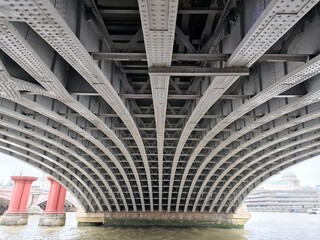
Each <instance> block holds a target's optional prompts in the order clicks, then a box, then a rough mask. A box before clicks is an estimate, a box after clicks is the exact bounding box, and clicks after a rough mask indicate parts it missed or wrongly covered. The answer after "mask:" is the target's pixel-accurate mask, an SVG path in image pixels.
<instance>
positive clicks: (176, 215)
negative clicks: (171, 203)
mask: <svg viewBox="0 0 320 240" xmlns="http://www.w3.org/2000/svg"><path fill="white" fill-rule="evenodd" d="M249 218H250V214H249V212H248V209H247V207H246V206H245V204H243V205H241V207H239V208H238V210H237V212H236V213H208V212H105V213H89V212H88V213H85V212H84V211H83V210H82V209H81V208H80V207H79V208H78V212H77V221H78V226H100V225H103V226H107V227H148V226H149V227H153V226H155V227H216V228H243V226H244V224H245V223H246V222H247V221H248V220H249Z"/></svg>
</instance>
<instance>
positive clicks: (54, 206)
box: [39, 177, 66, 226]
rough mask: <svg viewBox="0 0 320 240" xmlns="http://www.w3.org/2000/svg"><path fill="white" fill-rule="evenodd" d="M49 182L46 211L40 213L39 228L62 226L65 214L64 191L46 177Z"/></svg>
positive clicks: (51, 179)
mask: <svg viewBox="0 0 320 240" xmlns="http://www.w3.org/2000/svg"><path fill="white" fill-rule="evenodd" d="M48 179H49V180H50V182H51V186H50V192H49V197H48V201H47V206H46V210H45V211H44V212H43V213H42V215H41V217H40V220H39V226H64V225H65V222H66V214H65V212H64V203H65V200H66V189H65V188H64V187H63V186H61V185H60V184H59V183H58V182H56V181H55V180H54V179H53V178H51V177H48Z"/></svg>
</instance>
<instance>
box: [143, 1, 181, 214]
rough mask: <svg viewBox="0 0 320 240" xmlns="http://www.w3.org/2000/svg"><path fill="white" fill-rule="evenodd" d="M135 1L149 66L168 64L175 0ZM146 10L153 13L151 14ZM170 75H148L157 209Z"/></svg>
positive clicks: (170, 58) (173, 27)
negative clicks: (156, 183)
mask: <svg viewBox="0 0 320 240" xmlns="http://www.w3.org/2000/svg"><path fill="white" fill-rule="evenodd" d="M138 3H139V12H140V19H141V25H142V30H143V36H144V43H145V48H146V54H147V60H148V67H161V66H167V67H169V66H171V60H172V52H173V41H174V36H175V28H176V18H177V12H178V11H177V10H178V0H172V1H162V2H159V3H160V4H155V3H156V2H155V1H149V0H147V1H144V0H139V1H138ZM149 13H152V15H153V16H152V18H151V16H150V17H149ZM163 16H164V17H163ZM154 19H157V20H154ZM169 79H170V77H169V76H150V84H151V90H152V100H153V108H154V115H155V120H156V131H157V151H158V176H159V211H162V173H163V146H164V130H165V120H166V110H167V98H168V90H169Z"/></svg>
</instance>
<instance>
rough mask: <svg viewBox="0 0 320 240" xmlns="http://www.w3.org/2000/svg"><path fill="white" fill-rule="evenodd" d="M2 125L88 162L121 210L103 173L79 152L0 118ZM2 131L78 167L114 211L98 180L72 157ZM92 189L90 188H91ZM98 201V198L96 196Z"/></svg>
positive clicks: (0, 124)
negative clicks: (71, 158)
mask: <svg viewBox="0 0 320 240" xmlns="http://www.w3.org/2000/svg"><path fill="white" fill-rule="evenodd" d="M0 126H3V127H6V128H9V129H13V130H15V131H18V132H20V133H24V134H26V135H29V136H33V137H35V138H36V139H39V140H42V141H44V142H47V143H49V144H51V145H53V146H57V147H58V148H59V149H61V150H63V151H65V152H67V153H69V154H72V156H74V157H76V158H77V159H79V160H80V161H81V162H82V163H84V164H86V165H87V166H88V167H89V168H90V169H91V170H92V171H93V172H94V173H95V174H96V175H97V176H98V177H99V178H100V180H102V181H103V183H104V185H105V186H106V188H107V189H108V192H109V194H110V196H111V198H112V199H113V201H114V203H115V206H116V208H117V211H120V208H119V204H118V201H117V199H116V198H115V196H114V194H113V191H112V189H111V188H110V186H109V184H108V183H107V182H106V181H105V179H104V178H103V177H102V175H101V174H100V173H99V172H98V171H97V170H96V169H95V168H94V167H93V166H92V164H90V163H88V162H87V161H86V160H85V159H83V158H82V157H81V156H79V155H78V154H76V153H75V152H72V151H71V150H70V149H69V148H67V147H65V146H63V145H62V144H58V143H56V142H55V141H52V140H50V139H48V138H46V137H44V136H41V135H40V134H37V133H36V132H33V131H30V130H27V129H25V128H20V127H17V126H14V125H13V124H10V123H6V122H4V121H3V120H0ZM0 133H2V134H3V135H6V136H10V137H11V138H14V139H17V140H19V141H21V142H25V143H27V144H29V145H34V146H35V147H37V148H39V149H42V150H44V151H46V152H50V153H51V154H53V155H56V156H57V157H59V158H60V159H62V160H64V161H65V162H67V163H69V164H70V165H72V166H73V167H74V168H76V169H78V171H79V172H81V173H82V174H83V175H84V176H86V178H88V179H89V180H90V182H91V183H92V184H93V185H94V186H95V188H96V189H97V190H98V192H99V194H100V195H101V198H102V199H103V201H104V204H105V205H106V206H107V207H108V210H109V211H112V209H111V207H110V204H109V201H108V199H107V198H106V197H105V194H104V193H103V192H102V190H101V187H100V186H99V185H98V184H97V182H96V181H95V180H94V179H93V178H92V177H91V176H90V175H89V174H88V173H86V172H85V171H84V170H83V169H82V168H81V167H80V166H78V165H77V164H75V163H74V162H73V161H71V160H70V159H68V158H66V157H64V156H62V155H61V154H58V153H56V152H55V151H53V150H50V149H48V148H46V147H43V146H38V145H37V144H35V143H34V142H33V141H30V140H26V139H23V138H21V137H18V136H15V135H14V134H10V133H8V132H5V131H1V130H0ZM89 189H90V188H89ZM95 199H96V200H97V201H98V199H97V198H95Z"/></svg>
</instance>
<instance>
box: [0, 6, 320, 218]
mask: <svg viewBox="0 0 320 240" xmlns="http://www.w3.org/2000/svg"><path fill="white" fill-rule="evenodd" d="M318 3H319V1H318V0H272V1H270V0H249V1H244V0H243V1H241V0H121V1H119V0H96V1H95V0H83V1H77V0H52V1H49V0H0V90H1V91H0V97H1V99H0V150H1V151H2V152H5V153H8V154H11V155H13V156H15V157H17V158H19V159H21V160H23V161H25V162H28V163H29V164H31V165H33V166H35V167H37V168H39V169H41V170H42V171H44V172H46V173H48V174H50V175H52V176H53V177H54V178H55V179H56V180H57V181H59V182H60V183H61V184H62V185H63V186H65V187H66V188H67V189H68V190H69V191H70V192H71V193H72V194H73V195H74V196H75V197H76V198H77V199H78V200H79V203H80V205H81V206H82V208H83V209H84V211H85V212H87V213H102V212H107V213H108V214H109V213H111V212H112V214H116V213H122V212H130V213H134V212H139V213H141V212H148V213H150V212H154V213H157V212H163V213H164V212H171V213H179V214H181V213H190V214H191V212H194V214H199V213H203V214H210V213H212V214H219V213H221V214H232V213H235V212H236V211H237V210H238V208H239V206H240V205H241V204H242V202H243V199H244V198H245V197H246V196H247V195H248V193H250V191H252V190H253V189H254V188H256V187H257V186H258V185H259V184H260V183H261V182H263V181H264V180H266V179H267V178H269V177H270V176H272V175H273V174H275V173H277V172H279V171H281V170H282V169H284V168H287V167H289V166H292V165H293V164H296V163H299V162H301V161H303V160H306V159H308V158H310V157H313V156H316V155H319V153H320V146H319V144H318V142H319V140H320V134H319V133H320V125H319V122H320V121H319V117H320V104H319V101H320V80H319V75H318V73H319V72H320V56H319V55H318V53H319V50H320V41H319V36H320V6H319V4H318Z"/></svg>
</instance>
